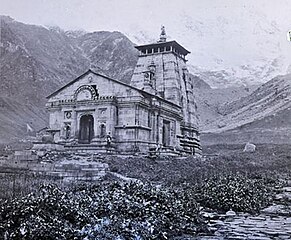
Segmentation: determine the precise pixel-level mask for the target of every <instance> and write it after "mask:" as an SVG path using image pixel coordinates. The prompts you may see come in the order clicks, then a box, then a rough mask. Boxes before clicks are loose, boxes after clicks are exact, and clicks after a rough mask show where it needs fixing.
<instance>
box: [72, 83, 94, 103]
mask: <svg viewBox="0 0 291 240" xmlns="http://www.w3.org/2000/svg"><path fill="white" fill-rule="evenodd" d="M81 93H83V94H85V95H86V94H87V93H88V94H90V96H85V97H84V96H83V98H81V99H78V96H79V95H80V94H81ZM98 96H99V94H98V92H97V90H95V89H94V88H93V87H92V86H90V85H82V86H80V87H79V88H78V89H77V90H76V91H75V93H74V100H75V101H78V100H95V99H97V98H98Z"/></svg>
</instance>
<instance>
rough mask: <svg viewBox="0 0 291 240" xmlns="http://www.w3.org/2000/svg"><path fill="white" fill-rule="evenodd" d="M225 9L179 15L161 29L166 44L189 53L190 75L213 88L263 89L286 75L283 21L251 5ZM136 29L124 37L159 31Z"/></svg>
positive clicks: (141, 39)
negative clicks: (168, 41) (174, 44)
mask: <svg viewBox="0 0 291 240" xmlns="http://www.w3.org/2000/svg"><path fill="white" fill-rule="evenodd" d="M229 5H231V7H227V6H224V5H223V4H221V6H220V7H219V8H217V9H216V12H215V14H213V12H214V9H213V7H209V8H201V9H197V11H196V12H195V13H193V14H190V13H189V12H185V11H184V12H182V13H181V14H180V15H179V17H178V18H177V19H175V20H172V22H173V25H169V26H166V32H167V34H168V38H169V39H171V40H174V39H175V40H177V41H178V42H179V43H181V44H182V45H183V46H184V47H186V48H187V49H188V50H190V51H191V54H190V55H189V56H188V59H189V64H190V65H192V67H191V68H190V71H191V72H192V73H193V74H195V75H197V76H200V77H201V78H202V79H203V80H204V81H206V82H207V83H208V84H210V85H211V86H212V87H215V88H225V87H228V86H238V85H243V86H246V85H253V84H255V85H256V84H262V83H265V82H267V81H269V80H271V79H272V78H273V77H275V76H278V75H284V74H288V73H289V72H290V69H291V67H290V65H291V60H290V56H289V55H290V51H291V43H290V42H288V41H287V37H286V33H287V31H288V30H289V29H288V23H287V20H286V23H285V24H282V21H280V22H279V20H278V19H276V17H274V18H270V16H269V15H266V14H265V13H264V12H263V11H260V9H258V8H255V7H252V6H251V5H248V6H239V4H237V5H236V4H234V3H232V4H229ZM263 7H264V6H262V8H263ZM289 27H290V24H289ZM135 28H137V29H143V30H139V31H133V30H132V31H131V32H127V33H126V34H127V35H128V37H129V38H130V39H132V41H133V42H136V43H138V44H142V43H145V42H152V41H153V40H157V38H158V29H154V30H153V28H152V26H149V27H148V28H145V27H142V26H136V27H135ZM155 35H156V36H157V37H156V39H153V37H152V36H155Z"/></svg>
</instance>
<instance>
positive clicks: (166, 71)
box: [47, 27, 201, 155]
mask: <svg viewBox="0 0 291 240" xmlns="http://www.w3.org/2000/svg"><path fill="white" fill-rule="evenodd" d="M136 48H137V49H138V51H139V58H138V62H137V64H136V67H135V69H134V73H133V76H132V79H131V82H130V84H125V83H123V82H121V81H118V80H115V79H111V78H109V77H107V76H104V75H102V74H99V73H96V72H93V71H92V70H88V71H87V72H86V73H84V74H83V75H81V76H79V77H78V78H76V79H75V80H73V81H71V82H70V83H68V84H67V85H65V86H64V87H62V88H60V89H59V90H57V91H56V92H54V93H52V94H51V95H50V96H48V103H47V109H48V111H49V113H50V119H49V122H50V130H51V131H52V132H54V133H55V141H56V142H57V143H60V144H63V145H64V147H65V148H67V149H76V150H84V151H97V152H98V151H113V152H120V153H123V152H124V153H125V152H145V153H146V152H148V151H149V150H152V149H156V151H159V152H161V153H164V154H177V155H179V154H193V155H195V154H200V153H201V147H200V141H199V132H198V127H197V113H196V104H195V98H194V93H193V90H194V89H193V80H192V79H191V77H190V75H189V72H188V69H187V65H186V62H187V60H186V55H187V54H189V53H190V52H189V51H188V50H186V49H185V48H184V47H182V46H181V45H180V44H178V43H177V42H176V41H167V37H166V32H165V28H164V27H162V31H161V35H160V39H159V41H157V42H156V43H151V44H147V45H141V46H136Z"/></svg>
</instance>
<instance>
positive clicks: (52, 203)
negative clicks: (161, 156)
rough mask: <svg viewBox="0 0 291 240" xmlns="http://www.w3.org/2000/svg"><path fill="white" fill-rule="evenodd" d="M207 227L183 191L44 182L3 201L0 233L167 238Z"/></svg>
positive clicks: (40, 236) (33, 236)
mask: <svg viewBox="0 0 291 240" xmlns="http://www.w3.org/2000/svg"><path fill="white" fill-rule="evenodd" d="M200 232H207V228H206V225H205V224H204V223H203V220H202V218H201V217H200V213H199V206H198V204H197V203H196V201H195V200H194V199H193V198H192V195H191V194H190V193H187V192H179V191H177V190H171V189H159V188H156V187H153V186H151V185H140V184H136V183H131V184H119V183H110V184H99V185H92V186H87V185H82V186H78V187H74V188H73V189H71V190H70V191H62V190H60V189H59V188H57V187H56V186H52V185H49V186H44V187H42V188H41V189H40V191H39V193H38V194H30V195H28V196H26V197H23V198H21V199H19V200H12V201H4V202H2V203H1V208H0V234H1V236H3V237H4V236H7V237H8V238H12V239H19V238H21V239H23V238H24V239H167V238H169V237H173V236H181V235H183V234H190V235H196V234H198V233H200Z"/></svg>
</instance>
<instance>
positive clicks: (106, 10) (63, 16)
mask: <svg viewBox="0 0 291 240" xmlns="http://www.w3.org/2000/svg"><path fill="white" fill-rule="evenodd" d="M0 14H1V15H9V16H11V17H12V18H14V19H15V20H17V21H20V22H24V23H31V24H36V25H49V26H59V27H61V28H63V29H65V30H79V29H82V30H86V31H100V30H108V31H120V32H122V33H124V34H126V35H127V36H128V37H129V38H130V39H131V40H132V41H133V42H134V43H137V44H140V43H148V42H149V41H151V40H157V38H158V36H159V34H160V27H161V25H162V24H163V25H165V27H166V32H167V34H168V36H169V37H170V39H171V40H172V39H175V40H177V41H178V42H179V43H181V44H182V45H183V46H185V47H186V48H187V49H189V50H190V51H191V53H192V54H191V55H190V56H188V59H189V60H190V61H189V62H190V63H191V64H192V65H195V66H199V67H202V68H210V69H226V68H227V69H229V70H230V71H236V74H239V75H240V77H244V74H249V73H248V72H249V71H245V72H244V71H243V70H242V69H243V68H244V66H245V65H249V67H253V68H254V70H255V69H258V68H262V69H263V68H264V66H263V64H265V63H267V62H268V64H274V66H275V65H276V66H275V67H276V68H277V69H278V72H276V73H275V72H274V74H285V73H286V71H287V69H288V67H289V66H291V58H290V57H289V56H290V52H291V42H287V37H286V35H287V31H288V30H291V0H0ZM274 59H275V60H274ZM289 59H290V60H289ZM242 66H243V67H242ZM263 70H264V69H263ZM238 71H239V72H238ZM265 71H267V70H265ZM290 71H291V67H290Z"/></svg>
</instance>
